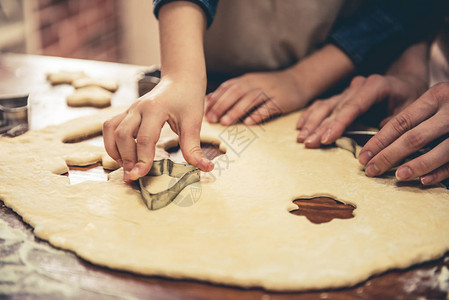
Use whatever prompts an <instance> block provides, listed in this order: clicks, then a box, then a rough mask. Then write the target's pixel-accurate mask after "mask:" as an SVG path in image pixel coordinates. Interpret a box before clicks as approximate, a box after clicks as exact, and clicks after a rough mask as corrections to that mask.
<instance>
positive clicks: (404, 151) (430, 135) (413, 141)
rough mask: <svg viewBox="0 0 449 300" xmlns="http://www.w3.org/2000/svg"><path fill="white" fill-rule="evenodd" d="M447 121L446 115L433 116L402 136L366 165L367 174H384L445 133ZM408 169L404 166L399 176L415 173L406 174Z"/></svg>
mask: <svg viewBox="0 0 449 300" xmlns="http://www.w3.org/2000/svg"><path fill="white" fill-rule="evenodd" d="M445 121H446V120H445V119H444V116H441V117H433V118H430V119H428V120H426V121H424V122H423V123H421V124H419V125H418V126H416V127H415V128H413V129H411V130H409V131H408V132H406V133H405V134H403V135H402V136H400V137H399V138H398V139H397V140H396V141H394V142H393V143H391V144H390V145H389V146H388V147H386V148H385V149H383V150H382V151H380V152H379V153H378V154H377V155H375V156H374V157H373V158H372V159H371V160H370V162H369V163H368V164H367V165H366V170H365V172H366V175H368V176H377V175H380V174H383V173H384V172H385V171H387V170H388V169H390V168H391V167H392V166H394V165H395V164H396V163H398V162H400V161H401V160H402V159H404V158H406V157H407V156H409V155H410V154H412V153H415V152H416V151H418V150H419V149H421V148H423V147H424V146H425V145H427V144H429V143H430V142H431V141H433V140H435V139H437V138H438V137H440V136H442V135H444V134H445V133H446V132H447V129H446V128H445V127H446V126H445V123H446V122H445ZM406 169H407V168H404V171H403V172H404V173H402V171H401V172H400V173H398V176H399V177H402V176H403V177H402V178H405V177H407V178H408V177H410V176H411V175H413V174H410V176H405V174H406V173H405V172H406ZM402 174H404V175H402Z"/></svg>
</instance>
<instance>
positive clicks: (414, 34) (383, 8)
mask: <svg viewBox="0 0 449 300" xmlns="http://www.w3.org/2000/svg"><path fill="white" fill-rule="evenodd" d="M171 1H175V0H153V4H154V14H155V15H156V17H157V16H158V12H159V9H160V8H161V6H162V5H164V4H165V3H168V2H171ZM188 1H190V2H193V3H196V4H197V5H199V6H200V7H201V8H202V9H203V11H204V13H205V15H206V18H207V26H208V27H209V26H210V25H211V24H212V21H213V19H214V16H215V12H216V9H217V4H218V0H188ZM437 3H438V1H429V0H408V1H406V2H403V1H400V0H375V1H373V2H371V3H370V4H369V5H368V6H366V7H365V8H362V9H361V10H360V11H359V12H357V13H356V14H355V15H354V16H353V17H352V18H349V19H348V20H346V21H345V22H344V23H341V24H337V25H336V26H334V28H333V30H332V32H331V33H330V35H329V37H328V42H330V43H332V44H335V45H336V46H337V47H339V48H340V49H341V50H342V51H344V52H345V53H346V54H347V55H348V56H349V58H350V59H351V60H352V61H353V62H354V64H355V65H356V66H357V67H363V66H364V65H365V64H366V63H369V61H370V60H372V59H373V57H374V56H377V59H376V61H379V58H382V55H383V56H384V57H385V58H384V59H383V60H384V61H391V59H392V58H393V57H395V56H397V55H398V54H400V53H401V52H402V51H403V50H404V49H405V48H406V47H407V46H408V45H410V44H411V43H413V42H414V41H416V40H417V39H418V38H419V36H420V34H422V33H423V32H424V31H426V30H425V29H422V28H421V27H422V26H424V25H425V23H427V22H428V21H429V18H432V17H433V18H435V17H436V12H437V11H438V10H439V7H438V5H437ZM424 27H425V28H428V27H426V26H424ZM379 51H380V52H379Z"/></svg>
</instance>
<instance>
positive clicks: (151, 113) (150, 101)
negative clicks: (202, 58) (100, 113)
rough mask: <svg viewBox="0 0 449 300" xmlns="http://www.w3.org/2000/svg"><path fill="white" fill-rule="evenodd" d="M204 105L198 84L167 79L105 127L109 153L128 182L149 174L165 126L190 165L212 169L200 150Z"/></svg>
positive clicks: (104, 133) (105, 142) (201, 91)
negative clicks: (169, 129)
mask: <svg viewBox="0 0 449 300" xmlns="http://www.w3.org/2000/svg"><path fill="white" fill-rule="evenodd" d="M203 101H204V91H203V89H201V88H198V85H197V84H195V83H192V82H187V81H186V80H176V81H175V80H171V79H166V78H164V79H162V80H161V82H160V83H159V84H158V85H157V86H156V87H155V88H154V89H153V90H152V91H151V92H149V93H148V94H146V95H144V96H142V97H141V98H139V99H138V100H137V101H136V102H134V103H133V104H132V105H131V107H130V108H129V109H128V110H127V111H126V112H124V113H122V114H120V115H117V116H115V117H113V118H112V119H110V120H108V121H106V122H105V123H104V125H103V137H104V144H105V147H106V151H107V152H108V154H109V155H110V156H111V157H112V158H113V159H115V160H116V161H117V162H118V163H119V164H120V166H122V167H123V169H124V180H125V181H127V182H129V181H132V180H136V179H138V178H139V177H142V176H145V175H146V174H147V173H148V172H149V170H150V168H151V166H152V164H153V159H154V152H155V146H156V143H157V141H158V140H159V135H160V132H161V129H162V127H163V125H164V124H165V122H168V124H169V125H170V127H171V129H172V130H173V131H174V132H175V133H176V134H178V135H179V145H180V148H181V150H182V153H183V155H184V158H185V159H186V161H187V162H189V163H191V164H192V165H195V166H197V167H199V168H200V169H201V170H203V171H211V170H212V169H213V167H214V165H213V163H212V162H211V161H209V160H208V159H207V158H206V157H205V156H204V155H203V153H202V152H201V147H200V129H201V121H202V116H203Z"/></svg>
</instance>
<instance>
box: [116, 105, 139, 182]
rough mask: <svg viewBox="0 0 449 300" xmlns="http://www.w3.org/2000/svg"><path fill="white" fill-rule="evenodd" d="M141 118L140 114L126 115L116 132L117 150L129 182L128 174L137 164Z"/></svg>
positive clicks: (125, 177)
mask: <svg viewBox="0 0 449 300" xmlns="http://www.w3.org/2000/svg"><path fill="white" fill-rule="evenodd" d="M140 121H141V117H140V115H139V114H130V113H128V115H126V117H125V118H124V119H123V121H122V122H121V123H120V125H119V126H118V127H117V129H116V130H115V132H114V137H115V140H116V143H117V148H118V151H119V153H120V157H121V160H122V162H123V169H124V171H125V173H124V178H123V179H124V180H125V181H129V178H128V172H129V171H131V169H132V168H133V167H134V165H135V163H136V158H137V155H136V141H135V139H134V138H135V137H136V134H137V131H138V129H139V125H140Z"/></svg>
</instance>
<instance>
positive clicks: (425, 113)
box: [359, 82, 449, 185]
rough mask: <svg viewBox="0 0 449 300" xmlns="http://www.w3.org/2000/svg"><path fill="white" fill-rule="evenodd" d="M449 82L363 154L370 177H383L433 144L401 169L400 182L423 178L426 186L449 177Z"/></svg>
mask: <svg viewBox="0 0 449 300" xmlns="http://www.w3.org/2000/svg"><path fill="white" fill-rule="evenodd" d="M448 132H449V82H446V83H440V84H437V85H434V86H433V87H432V88H430V89H429V90H428V91H427V92H426V93H424V94H423V95H422V96H421V97H420V98H419V99H418V100H416V101H415V102H413V103H412V104H411V105H410V106H408V107H407V108H405V109H404V110H403V111H402V112H401V113H399V114H398V115H397V116H395V117H393V118H392V119H391V120H390V121H389V122H388V123H387V124H386V125H385V126H384V127H383V128H382V129H381V130H380V131H379V133H377V134H376V135H375V136H374V137H373V138H371V139H370V140H369V141H368V142H367V143H366V145H365V146H364V147H363V149H362V150H361V152H360V156H359V161H360V163H361V164H363V165H366V171H365V172H366V174H367V175H368V176H378V175H381V174H383V173H384V172H385V171H387V170H388V169H389V168H391V167H392V166H393V165H394V164H396V163H398V162H400V161H401V160H402V159H404V158H405V157H407V156H409V155H410V154H412V153H415V152H416V151H418V150H419V149H421V148H423V147H424V146H426V145H428V144H429V143H431V142H432V141H433V142H434V144H435V145H434V146H433V148H432V149H431V150H430V151H429V152H427V153H425V154H422V155H421V156H419V157H417V158H415V159H413V160H411V161H409V162H407V163H405V164H403V165H401V166H400V167H399V168H398V170H397V171H396V177H397V178H398V179H399V180H412V179H415V178H417V177H420V179H421V182H422V183H423V184H425V185H429V184H435V183H438V182H440V181H442V180H444V179H446V178H448V177H449V156H448V153H449V139H448V138H447V137H448Z"/></svg>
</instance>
